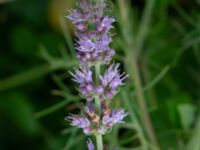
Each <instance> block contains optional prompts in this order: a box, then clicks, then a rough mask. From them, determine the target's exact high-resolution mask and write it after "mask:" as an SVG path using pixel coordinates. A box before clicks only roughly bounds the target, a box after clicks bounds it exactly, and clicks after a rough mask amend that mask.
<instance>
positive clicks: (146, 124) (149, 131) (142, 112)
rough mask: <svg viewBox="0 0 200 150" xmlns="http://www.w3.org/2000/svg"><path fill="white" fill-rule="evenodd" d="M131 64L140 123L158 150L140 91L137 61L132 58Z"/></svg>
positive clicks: (141, 91) (140, 84)
mask: <svg viewBox="0 0 200 150" xmlns="http://www.w3.org/2000/svg"><path fill="white" fill-rule="evenodd" d="M131 64H132V66H133V67H132V69H133V70H132V72H133V73H134V74H133V75H132V77H133V80H134V85H135V90H136V97H137V100H138V105H139V108H140V115H141V118H142V122H143V124H144V127H145V129H146V132H147V135H148V137H149V139H150V141H151V142H152V143H153V144H154V145H155V146H157V147H158V149H159V146H158V142H157V139H156V136H155V133H154V129H153V126H152V122H151V119H150V115H149V112H148V109H147V105H146V101H145V97H144V94H143V90H142V83H141V78H140V72H139V67H138V61H137V59H136V58H134V59H133V60H132V63H131Z"/></svg>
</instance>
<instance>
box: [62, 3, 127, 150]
mask: <svg viewBox="0 0 200 150" xmlns="http://www.w3.org/2000/svg"><path fill="white" fill-rule="evenodd" d="M104 8H105V2H104V0H97V1H91V0H80V2H79V3H78V4H77V8H76V9H74V10H70V11H69V12H70V14H69V15H68V16H67V18H68V19H70V20H71V21H72V24H73V25H74V32H75V36H76V38H77V39H76V44H75V49H76V51H77V55H76V56H77V58H78V59H79V60H80V66H79V67H78V68H74V71H73V72H70V74H71V75H72V77H73V79H72V80H73V81H74V82H76V83H78V84H79V88H78V91H79V92H80V95H81V96H82V97H83V98H85V99H86V100H87V102H86V106H85V107H83V109H82V115H81V116H80V115H73V114H71V115H69V116H68V117H66V120H68V121H69V122H70V123H71V125H72V126H76V127H77V128H81V129H82V130H83V132H84V133H85V134H86V135H94V136H95V137H96V139H97V150H103V143H102V135H104V134H106V133H108V132H109V131H111V130H112V128H113V126H114V125H115V124H119V123H124V121H123V119H124V117H126V116H127V113H126V111H125V110H124V109H122V108H121V109H115V110H113V111H112V110H110V102H111V101H110V100H111V99H112V98H113V96H115V95H116V94H117V92H118V90H119V87H120V86H122V85H124V80H125V79H126V78H127V77H128V75H126V74H125V73H122V74H121V73H120V71H119V66H120V64H119V63H117V64H110V61H111V59H112V56H113V55H115V51H114V49H112V48H110V47H109V45H110V43H111V42H112V37H111V35H110V30H111V29H112V28H113V26H112V23H113V22H115V19H114V18H112V17H109V16H105V15H104ZM104 64H106V65H109V67H108V69H107V70H106V71H105V73H104V74H103V75H101V72H100V68H101V65H104ZM94 70H95V73H93V71H94ZM87 147H88V150H94V149H95V147H94V145H93V143H92V141H91V140H90V139H89V140H88V141H87Z"/></svg>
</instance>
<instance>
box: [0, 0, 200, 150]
mask: <svg viewBox="0 0 200 150" xmlns="http://www.w3.org/2000/svg"><path fill="white" fill-rule="evenodd" d="M120 1H121V2H122V3H124V4H125V3H127V4H128V5H124V7H125V10H123V9H122V7H123V6H120V5H119V4H120ZM150 1H152V6H151V5H149V14H148V11H147V17H146V18H145V17H144V16H145V15H144V16H143V14H145V13H144V12H145V10H148V8H146V7H145V6H146V4H147V3H148V2H147V1H145V0H132V1H131V0H124V2H123V1H122V0H116V1H114V0H113V1H112V2H109V4H112V5H110V6H109V7H111V8H112V10H113V11H112V15H113V16H115V17H116V18H117V19H118V21H117V22H116V23H115V27H116V29H115V31H113V32H114V33H116V35H115V36H113V38H114V42H113V43H112V47H114V48H115V49H116V51H117V55H116V56H115V60H116V61H120V62H122V63H123V69H124V70H126V71H127V72H129V74H132V73H133V72H132V70H131V69H130V68H131V67H129V66H128V65H127V64H129V65H130V66H132V65H131V63H130V62H132V59H134V58H133V57H130V56H132V55H131V54H132V53H131V51H136V50H137V49H140V50H138V51H139V55H138V58H137V59H138V64H139V65H138V67H139V72H140V74H141V81H142V88H143V89H142V90H143V92H142V93H144V95H145V99H146V103H147V109H148V110H147V111H148V112H149V113H150V116H151V119H152V123H153V127H154V130H155V133H156V137H157V139H158V143H159V145H160V148H161V149H163V150H184V149H187V150H199V149H200V145H199V140H198V139H200V119H199V118H200V112H199V111H200V109H199V108H200V92H199V91H200V72H199V71H200V1H199V0H191V1H188V0H154V1H153V0H150ZM73 4H74V1H70V2H69V1H67V0H15V1H7V0H4V1H3V2H1V1H0V68H1V71H0V149H1V150H15V149H21V150H23V149H30V150H40V149H41V150H51V149H52V150H60V149H63V150H69V149H73V150H76V149H77V150H79V149H86V147H85V146H83V145H85V144H86V137H85V136H84V135H83V134H82V132H81V131H80V130H77V129H75V128H73V127H71V126H70V125H69V123H68V122H65V121H64V117H65V116H66V115H67V114H68V113H70V112H79V106H80V105H81V103H82V102H84V100H82V99H81V98H80V97H79V95H78V92H77V91H76V87H75V85H74V84H73V82H72V81H71V77H70V75H69V74H68V73H67V72H68V71H69V70H70V69H71V68H72V67H73V66H74V65H76V64H77V60H76V58H75V55H74V53H75V51H73V41H74V40H72V39H73V34H72V32H71V29H72V28H71V25H70V23H69V22H67V19H65V18H64V16H65V15H67V13H68V12H67V11H66V9H70V8H72V7H74V6H73ZM151 7H153V9H152V11H151ZM120 9H121V11H120ZM127 16H128V17H127ZM126 17H127V18H126ZM142 19H144V20H142ZM142 23H144V24H142ZM133 75H134V73H133ZM133 81H134V80H132V79H129V80H128V81H127V84H126V86H124V87H123V88H122V89H121V92H120V93H119V94H118V95H117V96H116V97H115V100H114V102H113V105H114V106H116V107H122V106H123V107H125V108H126V109H127V111H129V113H130V115H129V117H127V118H126V122H127V124H122V125H119V126H117V127H115V128H114V129H113V131H112V132H111V133H110V134H109V135H106V136H105V137H104V140H105V146H106V147H107V148H108V149H111V147H112V148H113V147H119V149H120V150H123V149H124V150H126V149H127V150H128V149H136V148H137V147H139V148H142V147H143V146H144V145H143V144H147V145H148V141H145V138H146V137H145V136H144V137H143V136H141V135H139V133H142V132H143V131H142V130H143V129H142V128H143V126H142V125H141V124H142V123H141V122H142V121H141V118H140V117H139V112H140V111H141V110H140V109H139V107H138V104H137V101H136V99H137V93H136V90H135V89H136V88H135V86H134V84H133ZM91 138H93V137H91ZM149 145H150V144H149ZM83 147H85V148H83ZM148 147H151V149H153V148H152V146H151V145H150V146H148Z"/></svg>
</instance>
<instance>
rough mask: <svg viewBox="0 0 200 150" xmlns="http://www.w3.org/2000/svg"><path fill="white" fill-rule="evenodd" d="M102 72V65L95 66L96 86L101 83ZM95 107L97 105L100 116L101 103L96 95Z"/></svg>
mask: <svg viewBox="0 0 200 150" xmlns="http://www.w3.org/2000/svg"><path fill="white" fill-rule="evenodd" d="M100 70H101V64H100V63H98V64H96V65H95V81H96V86H97V85H98V82H99V75H100ZM95 105H96V109H97V113H98V114H99V115H100V113H101V103H100V100H99V97H98V95H95Z"/></svg>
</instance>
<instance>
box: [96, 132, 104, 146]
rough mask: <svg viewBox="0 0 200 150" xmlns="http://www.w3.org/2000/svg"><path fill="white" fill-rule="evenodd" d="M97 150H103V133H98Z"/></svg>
mask: <svg viewBox="0 0 200 150" xmlns="http://www.w3.org/2000/svg"><path fill="white" fill-rule="evenodd" d="M95 137H96V143H97V150H103V139H102V135H101V134H96V135H95Z"/></svg>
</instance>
